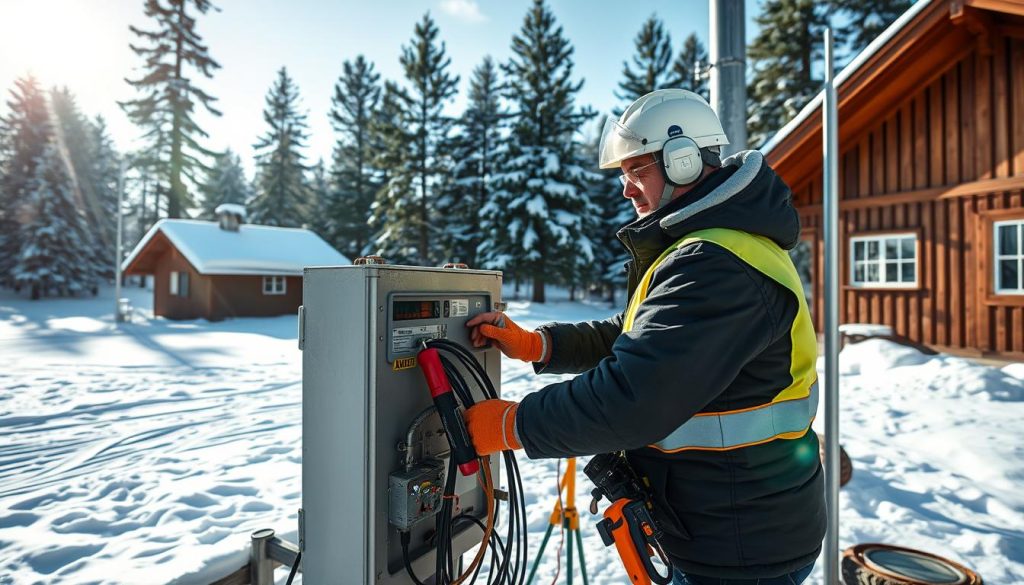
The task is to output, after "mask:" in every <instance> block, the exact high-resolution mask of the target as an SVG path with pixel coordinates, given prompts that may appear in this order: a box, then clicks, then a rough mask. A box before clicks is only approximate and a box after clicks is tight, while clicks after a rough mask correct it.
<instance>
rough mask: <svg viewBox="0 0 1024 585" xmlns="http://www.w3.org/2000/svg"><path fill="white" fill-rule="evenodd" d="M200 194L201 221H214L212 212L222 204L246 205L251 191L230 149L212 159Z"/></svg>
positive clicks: (240, 161)
mask: <svg viewBox="0 0 1024 585" xmlns="http://www.w3.org/2000/svg"><path fill="white" fill-rule="evenodd" d="M202 192H203V206H202V214H201V216H200V217H202V218H203V219H214V218H215V217H216V213H214V211H215V210H216V209H217V206H218V205H220V204H222V203H237V204H239V205H245V204H246V203H248V201H249V198H250V197H251V196H252V189H251V187H250V185H249V181H247V180H246V178H245V169H243V168H242V160H241V159H240V158H239V157H238V155H237V154H235V153H234V151H232V150H231V149H230V148H229V149H227V150H225V151H224V152H222V153H221V154H219V155H217V158H216V159H214V162H213V167H212V168H211V169H210V171H209V173H208V174H207V179H206V182H205V183H204V184H203V188H202Z"/></svg>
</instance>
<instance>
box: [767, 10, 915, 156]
mask: <svg viewBox="0 0 1024 585" xmlns="http://www.w3.org/2000/svg"><path fill="white" fill-rule="evenodd" d="M934 1H935V0H917V2H914V4H913V6H911V7H910V8H908V9H907V11H906V12H904V13H903V14H901V15H900V17H899V18H897V19H896V20H894V21H893V22H892V24H890V25H889V27H888V28H886V29H885V30H884V31H882V34H880V35H878V36H877V37H875V40H873V41H871V43H869V44H868V46H867V47H864V50H863V51H861V52H860V53H858V54H857V56H856V57H854V59H853V61H850V62H849V63H848V64H847V65H846V67H843V70H842V71H840V72H839V74H838V75H836V77H835V80H834V84H835V86H836V91H837V92H838V91H839V89H840V88H841V87H842V85H843V82H845V81H846V80H847V79H849V78H850V77H851V76H852V75H853V74H854V73H855V72H856V71H857V70H858V69H860V68H861V67H862V66H863V65H864V63H866V62H867V61H868V59H870V58H871V57H873V56H874V55H875V53H877V52H878V51H879V50H880V49H881V48H882V47H884V46H885V44H886V43H888V42H889V40H891V39H892V38H893V37H894V36H896V34H897V33H899V32H900V31H901V30H903V27H905V26H907V23H908V22H910V21H911V20H913V19H914V17H915V16H917V15H918V14H920V13H921V11H922V10H924V9H925V8H926V7H927V6H929V5H930V4H931V3H932V2H934ZM824 101H825V90H824V89H822V90H821V91H820V92H818V95H816V96H814V99H812V100H811V101H809V102H808V103H807V105H806V106H804V109H802V110H800V113H799V114H797V115H796V117H795V118H793V119H792V120H790V121H789V123H788V124H786V125H785V126H783V127H782V129H781V130H779V131H778V132H777V133H776V134H775V136H772V139H771V140H769V141H768V142H766V143H765V145H764V146H762V147H761V148H760V150H761V153H762V154H765V155H767V154H768V153H769V152H771V151H772V149H774V148H775V147H776V146H778V145H779V143H781V142H782V141H783V140H785V138H786V137H787V136H789V135H790V134H791V133H793V131H795V130H796V129H797V128H798V127H799V126H800V125H801V124H803V123H804V121H805V120H807V118H809V117H810V116H811V114H813V113H815V112H817V111H818V108H820V107H821V104H822V103H824Z"/></svg>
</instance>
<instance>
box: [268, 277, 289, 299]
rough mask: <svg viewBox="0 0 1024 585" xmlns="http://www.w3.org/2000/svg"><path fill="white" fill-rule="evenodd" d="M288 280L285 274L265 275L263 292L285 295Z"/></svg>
mask: <svg viewBox="0 0 1024 585" xmlns="http://www.w3.org/2000/svg"><path fill="white" fill-rule="evenodd" d="M286 282H287V281H286V280H285V278H284V277H283V276H264V277H263V294H265V295H283V294H284V293H285V290H286V287H285V283H286Z"/></svg>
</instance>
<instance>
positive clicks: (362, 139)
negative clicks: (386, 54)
mask: <svg viewBox="0 0 1024 585" xmlns="http://www.w3.org/2000/svg"><path fill="white" fill-rule="evenodd" d="M342 71H343V73H342V75H341V77H340V78H338V81H337V82H336V83H335V84H334V97H333V99H332V100H331V114H330V116H331V122H332V124H333V126H334V131H335V132H336V133H337V134H338V141H337V142H336V143H335V146H334V164H333V167H332V169H331V185H330V189H329V190H328V191H327V192H326V193H325V194H324V195H325V197H327V201H325V203H326V205H325V207H324V213H325V214H326V216H327V217H326V218H325V219H327V220H328V221H327V222H326V223H325V224H324V226H323V229H324V230H325V232H323V236H324V238H325V239H326V240H327V241H328V242H330V243H331V244H332V245H333V246H334V247H335V248H337V249H338V250H339V251H341V252H342V253H343V254H345V255H346V256H348V257H350V258H355V257H357V256H360V255H361V254H362V253H363V250H364V248H366V245H367V244H368V243H369V241H370V227H369V224H368V222H367V219H368V218H369V216H370V205H372V204H373V199H374V196H375V195H376V194H377V191H378V190H379V189H380V178H379V176H378V174H379V173H377V172H376V171H375V169H374V168H373V165H372V164H371V163H372V160H373V157H374V152H373V145H372V141H371V136H370V123H371V121H372V119H373V116H374V112H375V110H376V109H377V106H378V102H379V101H380V92H381V87H380V74H378V73H376V72H375V71H374V67H373V63H370V62H369V61H367V60H366V58H365V57H363V56H362V55H359V56H358V57H356V60H355V61H354V62H353V61H345V63H344V64H343V65H342Z"/></svg>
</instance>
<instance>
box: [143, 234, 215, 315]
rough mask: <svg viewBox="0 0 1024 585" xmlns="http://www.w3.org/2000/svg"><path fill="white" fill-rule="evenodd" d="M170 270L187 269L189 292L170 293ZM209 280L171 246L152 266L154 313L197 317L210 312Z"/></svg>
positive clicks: (181, 270) (179, 270)
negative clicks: (185, 294) (184, 294)
mask: <svg viewBox="0 0 1024 585" xmlns="http://www.w3.org/2000/svg"><path fill="white" fill-rule="evenodd" d="M171 272H185V273H188V296H177V295H172V294H171V288H170V282H171ZM209 298H210V280H209V278H207V277H205V276H203V275H201V274H199V273H198V272H196V269H195V268H194V267H193V266H192V265H191V264H189V262H188V260H186V259H185V257H184V256H182V254H181V252H179V251H178V249H177V248H175V247H174V246H169V247H168V248H167V249H166V251H164V252H163V254H162V255H160V257H159V259H158V260H156V262H155V264H154V270H153V314H154V315H156V316H158V317H167V318H168V319H198V318H200V317H206V316H207V315H208V314H209V310H210V305H209Z"/></svg>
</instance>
